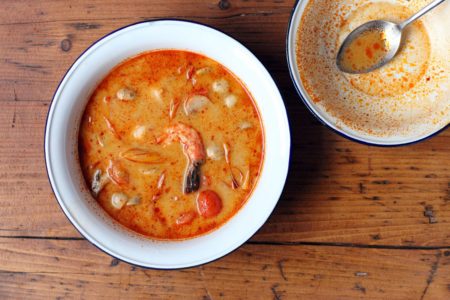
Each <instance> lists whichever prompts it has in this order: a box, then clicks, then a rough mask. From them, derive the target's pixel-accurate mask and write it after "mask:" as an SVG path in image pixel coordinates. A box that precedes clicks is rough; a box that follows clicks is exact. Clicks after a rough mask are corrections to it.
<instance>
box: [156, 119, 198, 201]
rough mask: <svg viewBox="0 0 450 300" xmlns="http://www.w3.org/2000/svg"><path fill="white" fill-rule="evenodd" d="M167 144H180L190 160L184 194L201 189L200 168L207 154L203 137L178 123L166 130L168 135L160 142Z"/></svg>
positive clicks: (189, 127) (192, 129)
mask: <svg viewBox="0 0 450 300" xmlns="http://www.w3.org/2000/svg"><path fill="white" fill-rule="evenodd" d="M161 141H164V143H165V144H171V143H172V142H179V143H180V144H181V145H182V146H183V153H184V155H186V157H187V159H188V166H187V169H186V173H185V179H184V188H183V190H184V193H185V194H188V193H192V192H195V191H197V190H198V189H199V188H200V178H201V176H200V166H201V165H202V164H203V163H204V162H205V158H206V153H205V147H204V145H203V141H202V137H201V136H200V133H198V131H197V130H195V129H194V128H192V127H191V126H188V125H185V124H183V123H177V124H174V125H172V126H169V127H168V128H167V129H166V134H165V135H164V136H163V137H162V138H161V139H159V140H158V142H161Z"/></svg>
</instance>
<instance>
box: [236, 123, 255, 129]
mask: <svg viewBox="0 0 450 300" xmlns="http://www.w3.org/2000/svg"><path fill="white" fill-rule="evenodd" d="M252 127H253V125H252V123H250V122H247V121H244V122H242V123H241V124H239V129H241V130H245V129H249V128H252Z"/></svg>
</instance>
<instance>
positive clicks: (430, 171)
mask: <svg viewBox="0 0 450 300" xmlns="http://www.w3.org/2000/svg"><path fill="white" fill-rule="evenodd" d="M1 107H2V109H1V110H0V136H2V143H0V206H1V207H2V209H1V210H0V230H1V233H0V235H3V236H56V237H79V235H78V233H77V232H76V231H75V229H74V228H73V227H72V226H71V225H70V223H69V222H68V221H67V220H66V218H65V217H64V215H63V213H62V212H61V210H60V209H59V207H58V205H57V202H56V200H55V199H54V196H53V194H52V191H51V189H50V187H49V184H48V180H47V176H46V172H45V165H44V161H43V153H42V149H43V131H44V123H45V117H46V113H47V110H48V105H47V103H45V102H44V103H42V102H33V101H32V102H29V101H8V102H2V104H1ZM289 114H290V120H291V125H292V130H293V133H292V134H293V136H294V137H298V138H296V139H294V140H293V149H292V159H291V168H290V174H289V179H288V181H287V183H286V187H285V191H284V193H283V195H282V198H281V200H280V203H279V204H278V207H277V208H276V210H275V212H274V215H273V216H272V218H271V219H270V220H269V222H268V223H267V224H266V225H265V226H264V227H263V229H262V230H260V232H259V233H258V234H257V235H256V236H254V237H253V240H254V241H271V242H331V243H354V244H355V243H356V244H375V245H399V246H402V245H403V246H448V245H450V233H449V230H448V228H449V224H450V210H449V203H450V192H449V182H450V172H449V163H448V162H449V156H448V153H449V152H450V132H448V131H447V132H444V133H442V134H441V135H440V136H437V137H435V138H433V139H430V140H429V141H426V142H423V143H420V144H417V145H414V146H410V147H406V148H401V149H399V148H373V147H368V146H363V145H359V144H356V143H352V142H349V141H347V140H345V139H343V138H340V137H338V136H337V135H335V134H334V133H332V132H330V131H329V130H328V129H326V128H324V127H322V126H320V125H318V124H317V122H315V121H313V120H312V118H311V117H310V116H309V114H308V113H307V112H306V111H305V110H301V109H298V110H293V111H290V113H289ZM427 207H428V209H429V210H432V211H433V213H434V216H435V220H433V222H434V221H435V223H430V219H429V217H427V216H425V215H424V212H425V210H426V209H427ZM30 216H32V217H30Z"/></svg>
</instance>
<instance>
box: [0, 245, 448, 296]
mask: <svg viewBox="0 0 450 300" xmlns="http://www.w3.org/2000/svg"><path fill="white" fill-rule="evenodd" d="M0 250H1V252H0V264H1V266H2V267H1V271H0V295H2V298H3V299H4V298H8V297H14V298H22V299H23V298H29V297H33V298H34V299H39V298H47V299H48V298H49V297H64V298H65V297H70V298H83V299H84V298H98V297H117V298H125V297H126V298H127V299H130V298H131V299H134V298H137V297H140V298H142V297H144V298H148V297H163V296H164V297H165V298H178V297H183V298H186V297H187V298H189V299H199V298H202V297H203V298H204V299H216V298H226V299H271V298H274V299H291V298H292V299H299V298H301V299H327V298H328V299H329V298H331V297H332V298H333V299H343V298H346V299H349V298H350V299H356V298H369V299H372V298H378V299H381V298H384V299H419V298H420V295H423V294H425V295H424V297H422V298H421V299H444V298H446V297H447V298H448V297H449V296H450V292H449V290H448V283H449V282H450V268H448V265H449V264H450V251H449V250H448V249H443V250H428V251H422V250H387V249H360V248H346V247H311V246H271V245H264V246H260V245H245V246H243V247H241V248H240V249H239V250H237V251H236V252H234V253H232V254H230V255H229V256H226V257H225V258H223V259H221V260H218V261H216V262H213V263H210V264H207V265H204V266H202V267H198V268H191V269H185V270H179V271H170V272H167V271H158V270H146V269H142V268H139V267H134V266H130V265H128V264H126V263H122V262H119V261H117V260H115V259H112V258H111V257H110V256H108V255H106V254H104V253H103V252H101V251H99V250H98V249H96V248H94V247H93V246H92V245H90V244H89V243H88V242H87V241H52V240H33V239H5V238H2V239H0ZM386 274H389V276H386Z"/></svg>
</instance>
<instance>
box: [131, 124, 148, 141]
mask: <svg viewBox="0 0 450 300" xmlns="http://www.w3.org/2000/svg"><path fill="white" fill-rule="evenodd" d="M146 131H147V127H146V126H144V125H137V126H136V127H135V128H134V130H133V133H132V134H133V137H134V138H135V139H137V140H140V139H142V138H143V137H144V136H145V132H146Z"/></svg>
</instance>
